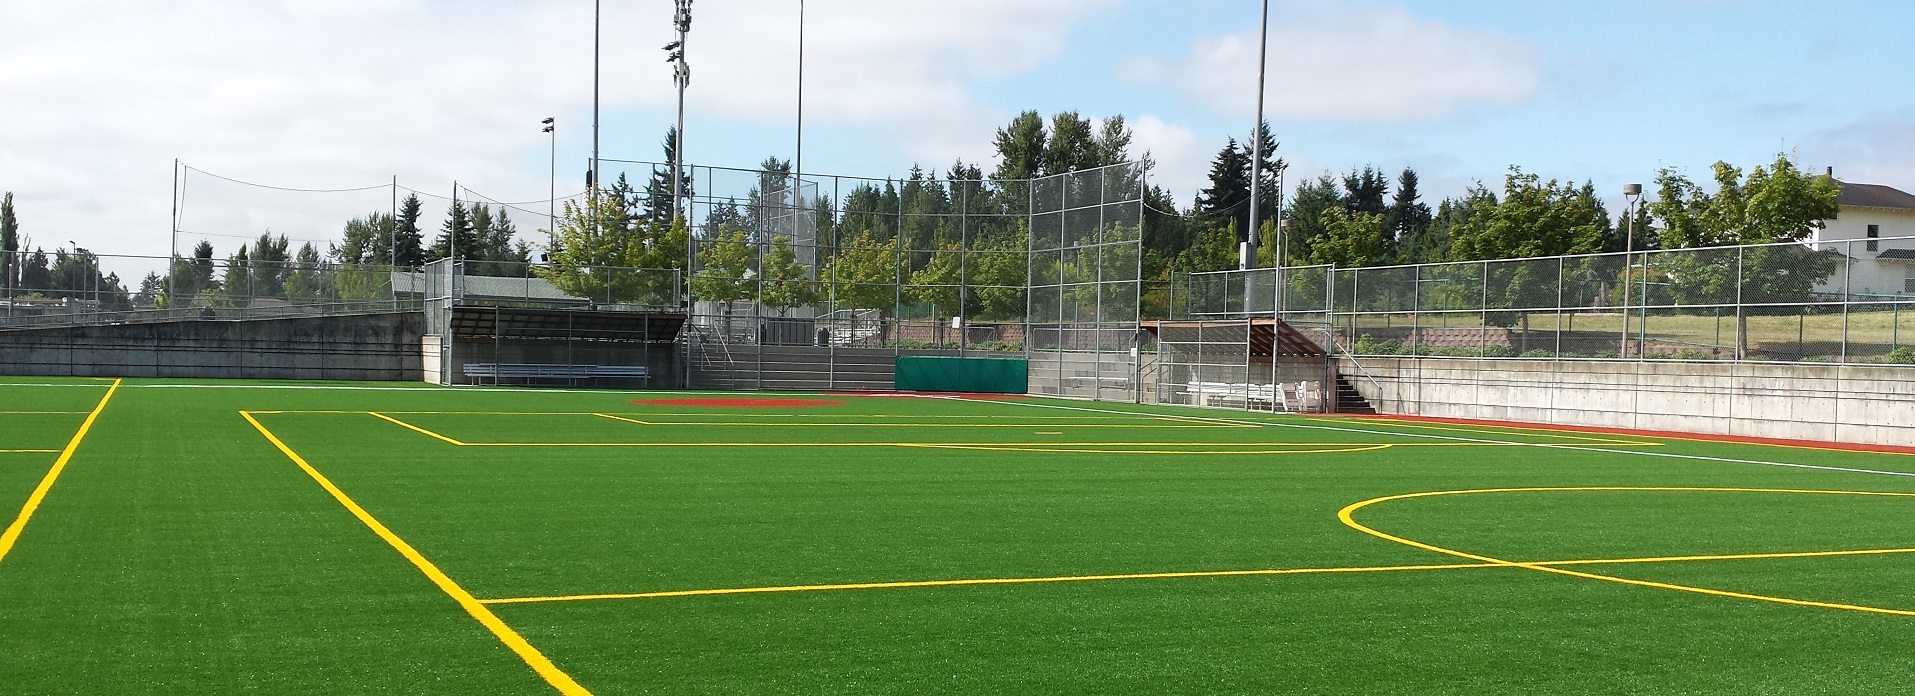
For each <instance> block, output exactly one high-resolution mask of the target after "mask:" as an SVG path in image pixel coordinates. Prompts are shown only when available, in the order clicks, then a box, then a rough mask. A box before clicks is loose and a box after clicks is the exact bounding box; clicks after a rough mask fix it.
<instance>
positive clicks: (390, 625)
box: [0, 378, 1915, 694]
mask: <svg viewBox="0 0 1915 696" xmlns="http://www.w3.org/2000/svg"><path fill="white" fill-rule="evenodd" d="M0 397H3V398H4V399H5V401H4V403H0V423H4V424H5V426H6V427H0V519H5V520H6V522H7V523H8V524H7V527H6V529H5V531H4V533H0V692H5V693H144V692H192V693H228V692H242V691H255V692H259V691H263V692H269V693H340V692H347V693H527V694H540V693H555V692H556V693H597V694H614V693H647V692H662V693H741V692H743V693H822V692H861V693H922V692H941V693H1002V692H1012V691H1015V692H1065V691H1069V692H1081V691H1097V692H1149V693H1219V692H1225V693H1232V692H1237V693H1269V692H1312V693H1318V692H1350V693H1375V692H1418V693H1433V692H1434V693H1463V692H1482V691H1495V692H1506V691H1551V692H1600V693H1614V692H1671V691H1679V692H1687V693H1698V692H1699V693H1709V692H1736V693H1804V692H1839V693H1898V692H1901V691H1903V690H1904V689H1905V688H1906V685H1907V684H1908V683H1911V681H1915V661H1911V660H1908V659H1907V658H1906V657H1905V655H1907V654H1908V653H1909V652H1910V649H1911V648H1915V631H1912V630H1911V629H1915V595H1911V594H1910V593H1909V590H1908V588H1909V587H1915V455H1910V454H1907V453H1903V452H1868V451H1841V450H1833V449H1822V448H1816V447H1813V446H1802V444H1801V443H1794V444H1764V443H1743V442H1720V441H1709V440H1704V439H1695V438H1686V437H1678V436H1673V435H1668V436H1664V435H1656V434H1643V433H1625V432H1590V431H1578V430H1564V429H1544V428H1529V427H1519V426H1515V425H1493V424H1480V423H1455V422H1434V421H1411V420H1397V419H1388V418H1380V419H1359V418H1334V417H1299V416H1284V415H1270V414H1244V413H1238V412H1223V411H1208V410H1196V409H1187V408H1174V407H1146V406H1133V405H1125V404H1106V403H1088V402H1076V401H1067V400H1057V399H1043V398H1005V399H956V398H939V397H906V396H893V395H883V396H880V395H844V394H788V393H775V394H774V393H756V394H739V393H712V392H669V391H660V392H612V391H589V390H518V389H509V388H508V389H473V388H453V389H445V388H435V387H425V386H421V385H416V384H384V385H366V386H354V385H341V384H327V383H296V382H206V383H194V382H178V381H163V380H125V381H116V380H83V379H32V378H6V379H5V380H4V381H0ZM733 399H739V400H738V401H732V400H733Z"/></svg>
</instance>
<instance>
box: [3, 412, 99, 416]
mask: <svg viewBox="0 0 1915 696" xmlns="http://www.w3.org/2000/svg"><path fill="white" fill-rule="evenodd" d="M82 413H88V411H0V416H33V415H40V414H50V415H56V416H77V415H79V414H82Z"/></svg>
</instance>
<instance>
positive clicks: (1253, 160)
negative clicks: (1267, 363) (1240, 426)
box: [1237, 0, 1270, 311]
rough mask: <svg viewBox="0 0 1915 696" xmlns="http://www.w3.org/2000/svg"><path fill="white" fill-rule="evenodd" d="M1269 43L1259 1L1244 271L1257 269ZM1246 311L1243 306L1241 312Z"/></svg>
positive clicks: (1266, 13) (1266, 8) (1266, 7)
mask: <svg viewBox="0 0 1915 696" xmlns="http://www.w3.org/2000/svg"><path fill="white" fill-rule="evenodd" d="M1269 43H1270V0H1263V14H1262V15H1260V16H1259V18H1258V19H1257V125H1256V126H1255V127H1253V128H1252V129H1251V131H1250V140H1251V143H1250V229H1249V230H1247V231H1245V233H1244V241H1243V242H1242V243H1241V244H1242V246H1241V247H1240V248H1239V251H1238V253H1237V256H1238V258H1237V268H1238V269H1239V270H1245V271H1247V270H1250V269H1252V268H1256V267H1257V198H1258V196H1259V193H1260V192H1259V186H1258V185H1259V184H1260V183H1262V180H1263V66H1264V62H1265V61H1266V60H1267V58H1266V56H1267V55H1268V53H1267V51H1268V49H1269ZM1244 287H1245V288H1246V289H1247V288H1249V287H1250V279H1249V278H1245V279H1244ZM1249 309H1250V308H1249V307H1248V306H1245V307H1244V310H1245V311H1249Z"/></svg>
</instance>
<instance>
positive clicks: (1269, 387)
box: [1184, 382, 1323, 411]
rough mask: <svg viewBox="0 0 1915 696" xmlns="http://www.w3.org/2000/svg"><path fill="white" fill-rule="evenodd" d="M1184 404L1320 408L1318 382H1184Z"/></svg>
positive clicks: (1226, 406) (1321, 395) (1290, 408)
mask: <svg viewBox="0 0 1915 696" xmlns="http://www.w3.org/2000/svg"><path fill="white" fill-rule="evenodd" d="M1184 399H1185V401H1184V403H1188V404H1191V405H1196V406H1214V407H1221V408H1248V409H1252V410H1266V411H1267V410H1283V411H1316V410H1320V409H1321V408H1322V407H1323V383H1322V382H1279V383H1277V384H1248V383H1243V382H1187V383H1185V384H1184Z"/></svg>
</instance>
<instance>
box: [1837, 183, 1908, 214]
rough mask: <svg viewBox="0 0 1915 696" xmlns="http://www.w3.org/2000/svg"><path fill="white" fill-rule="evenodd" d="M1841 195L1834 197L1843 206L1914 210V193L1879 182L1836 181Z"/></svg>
mask: <svg viewBox="0 0 1915 696" xmlns="http://www.w3.org/2000/svg"><path fill="white" fill-rule="evenodd" d="M1836 184H1837V185H1839V186H1841V187H1842V196H1841V197H1840V198H1838V199H1836V202H1837V203H1840V204H1841V205H1842V207H1844V208H1851V207H1853V208H1894V209H1897V210H1915V194H1910V193H1908V192H1906V191H1902V190H1901V189H1897V188H1894V187H1892V186H1883V185H1881V184H1851V183H1849V182H1846V181H1838V182H1836Z"/></svg>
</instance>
